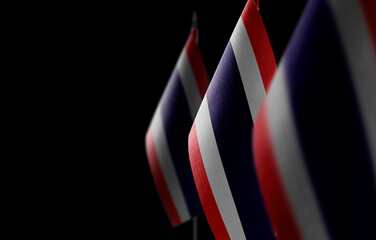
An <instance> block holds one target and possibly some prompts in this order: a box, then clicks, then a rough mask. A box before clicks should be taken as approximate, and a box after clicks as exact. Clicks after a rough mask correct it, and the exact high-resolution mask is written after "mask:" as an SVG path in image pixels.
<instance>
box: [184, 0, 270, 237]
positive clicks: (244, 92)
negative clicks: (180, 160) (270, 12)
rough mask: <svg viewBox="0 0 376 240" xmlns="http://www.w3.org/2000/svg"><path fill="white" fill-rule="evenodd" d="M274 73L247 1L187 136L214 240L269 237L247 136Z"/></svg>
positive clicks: (260, 26) (257, 18)
mask: <svg viewBox="0 0 376 240" xmlns="http://www.w3.org/2000/svg"><path fill="white" fill-rule="evenodd" d="M275 70H276V63H275V59H274V55H273V52H272V48H271V46H270V43H269V39H268V36H267V33H266V30H265V28H264V25H263V22H262V19H261V16H260V13H259V11H258V9H257V5H256V4H255V2H254V1H253V0H249V1H248V2H247V4H246V6H245V8H244V10H243V13H242V15H241V17H240V18H239V21H238V23H237V25H236V27H235V30H234V32H233V34H232V36H231V38H230V41H229V43H228V45H227V47H226V50H225V52H224V53H223V56H222V59H221V61H220V63H219V65H218V67H217V70H216V72H215V74H214V76H213V79H212V81H211V83H210V86H209V88H208V91H207V93H206V95H205V97H204V100H203V102H202V104H201V106H200V109H199V111H198V113H197V116H196V119H195V122H194V124H193V126H192V129H191V133H190V135H189V157H190V161H191V166H192V171H193V176H194V179H195V183H196V186H197V190H198V193H199V196H200V200H201V203H202V206H203V208H204V211H205V214H206V217H207V219H208V222H209V224H210V227H211V229H212V231H213V233H214V236H215V238H216V239H229V238H231V239H246V238H248V239H267V240H271V239H273V238H274V233H273V231H272V228H271V226H270V224H269V220H268V217H267V213H266V210H265V208H264V204H263V201H262V198H261V192H260V189H259V186H258V183H257V178H256V173H255V169H254V165H253V153H252V149H251V146H252V142H251V140H252V138H251V131H252V126H253V119H254V118H255V116H256V114H257V112H258V109H259V107H260V105H261V102H262V100H263V98H264V96H265V93H266V89H267V88H268V85H269V82H270V81H271V79H272V76H273V74H274V72H275Z"/></svg>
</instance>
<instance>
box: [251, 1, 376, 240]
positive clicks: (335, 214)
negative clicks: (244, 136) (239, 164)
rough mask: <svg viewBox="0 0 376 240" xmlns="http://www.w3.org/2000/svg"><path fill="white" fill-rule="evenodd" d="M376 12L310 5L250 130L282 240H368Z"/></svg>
mask: <svg viewBox="0 0 376 240" xmlns="http://www.w3.org/2000/svg"><path fill="white" fill-rule="evenodd" d="M374 16H376V4H375V1H367V0H311V1H309V2H308V4H307V6H306V8H305V10H304V13H303V15H302V18H301V19H300V21H299V23H298V26H297V28H296V30H295V32H294V34H293V36H292V38H291V40H290V43H289V45H288V47H287V50H286V51H285V54H284V56H283V58H282V60H281V64H280V65H279V68H278V72H277V74H276V76H275V77H274V79H273V81H272V84H271V87H270V89H269V91H268V96H267V97H266V99H265V101H264V103H263V104H262V107H261V110H260V113H259V115H258V117H257V120H256V122H255V126H254V132H253V149H254V154H255V166H256V172H257V176H258V180H259V183H260V187H261V191H262V195H263V199H264V202H265V205H266V208H267V211H268V215H269V218H270V220H271V223H272V224H273V226H274V227H275V230H276V235H277V239H279V240H285V239H288V240H294V239H312V240H313V239H322V240H325V239H372V238H374V236H375V233H374V227H375V226H376V181H375V179H376V178H375V176H376V51H375V50H376V36H375V31H376V21H374V20H375V17H374Z"/></svg>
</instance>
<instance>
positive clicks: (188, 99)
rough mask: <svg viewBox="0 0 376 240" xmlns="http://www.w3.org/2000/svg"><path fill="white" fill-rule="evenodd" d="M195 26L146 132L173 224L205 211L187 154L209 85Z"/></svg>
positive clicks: (155, 175)
mask: <svg viewBox="0 0 376 240" xmlns="http://www.w3.org/2000/svg"><path fill="white" fill-rule="evenodd" d="M197 34H198V31H197V29H196V28H192V30H191V34H190V35H189V38H188V40H187V42H186V44H185V46H184V49H183V50H182V52H181V54H180V56H179V59H178V62H177V64H176V66H175V68H174V70H173V72H172V74H171V77H170V79H169V81H168V83H167V86H166V88H165V90H164V92H163V95H162V97H161V100H160V102H159V103H158V106H157V109H156V111H155V113H154V116H153V118H152V120H151V123H150V125H149V128H148V130H147V133H146V138H145V145H146V153H147V157H148V162H149V166H150V170H151V173H152V176H153V179H154V183H155V185H156V188H157V191H158V194H159V197H160V199H161V201H162V204H163V206H164V208H165V210H166V213H167V215H168V217H169V219H170V221H171V224H172V225H173V226H177V225H180V224H181V223H183V222H185V221H188V220H190V219H191V218H193V217H195V216H197V215H199V214H201V213H202V207H201V203H200V200H199V197H198V193H197V190H196V187H195V183H194V180H193V176H192V172H191V167H190V163H189V157H188V149H187V144H188V134H189V131H190V128H191V126H192V122H193V119H194V117H195V115H196V113H197V110H198V108H199V106H200V104H201V101H202V98H203V96H204V95H205V91H206V89H207V87H208V85H209V77H208V74H207V71H206V68H205V65H204V62H203V59H202V56H201V53H200V51H199V48H198V45H197V39H198V38H197Z"/></svg>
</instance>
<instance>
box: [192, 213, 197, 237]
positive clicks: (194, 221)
mask: <svg viewBox="0 0 376 240" xmlns="http://www.w3.org/2000/svg"><path fill="white" fill-rule="evenodd" d="M192 225H193V228H192V230H193V232H192V236H193V237H192V239H193V240H198V217H194V218H193V220H192Z"/></svg>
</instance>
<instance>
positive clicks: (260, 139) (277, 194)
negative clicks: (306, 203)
mask: <svg viewBox="0 0 376 240" xmlns="http://www.w3.org/2000/svg"><path fill="white" fill-rule="evenodd" d="M265 107H266V104H265V102H264V104H263V106H262V107H261V110H260V112H259V114H258V117H257V119H256V123H255V127H254V133H253V149H254V156H255V165H256V172H257V177H258V179H259V182H260V187H261V192H262V196H263V198H264V202H265V204H266V208H267V211H268V214H269V218H270V220H271V222H272V223H273V225H274V227H275V229H276V235H277V239H278V240H285V239H286V240H299V239H302V237H301V235H300V232H299V229H298V226H297V224H296V222H295V220H294V217H293V214H292V210H291V207H290V205H289V203H288V200H287V197H286V193H285V191H284V189H283V186H282V181H281V176H280V174H279V172H278V167H277V165H276V158H275V155H274V152H273V147H272V143H271V139H270V134H269V129H268V125H267V122H266V121H267V118H266V110H265Z"/></svg>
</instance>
